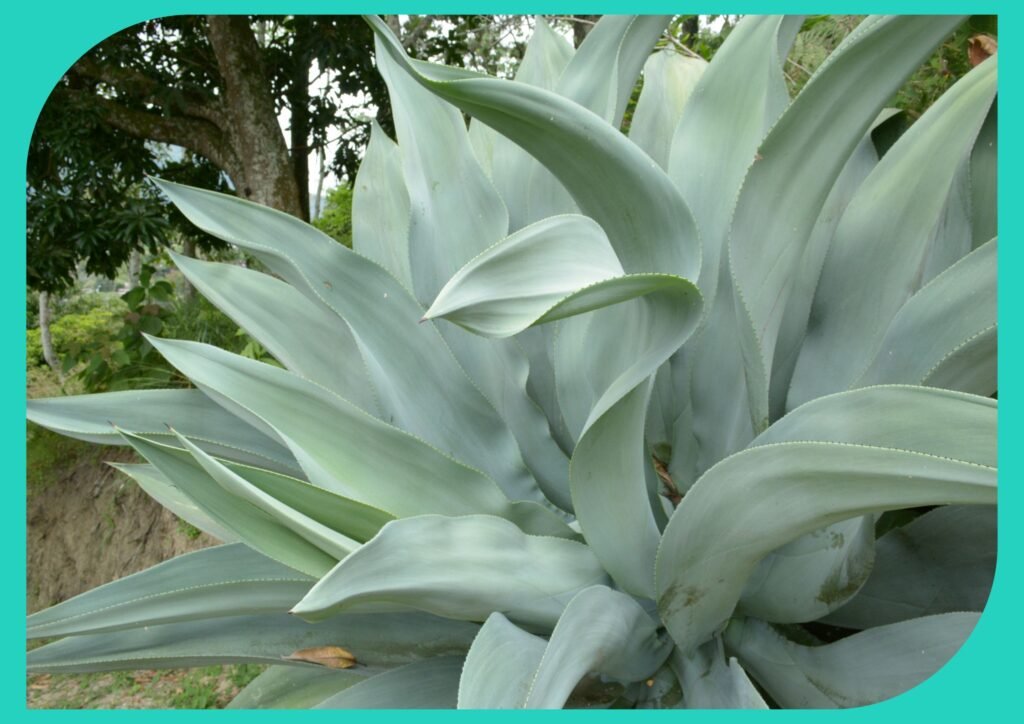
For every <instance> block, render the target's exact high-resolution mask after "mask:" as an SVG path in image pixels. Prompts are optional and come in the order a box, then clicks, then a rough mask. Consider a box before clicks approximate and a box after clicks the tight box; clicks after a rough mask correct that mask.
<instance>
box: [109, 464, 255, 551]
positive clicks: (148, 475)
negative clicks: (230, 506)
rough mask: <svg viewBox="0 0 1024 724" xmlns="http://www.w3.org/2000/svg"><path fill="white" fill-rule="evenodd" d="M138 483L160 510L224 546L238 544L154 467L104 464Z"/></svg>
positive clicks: (229, 531) (229, 532)
mask: <svg viewBox="0 0 1024 724" xmlns="http://www.w3.org/2000/svg"><path fill="white" fill-rule="evenodd" d="M107 464H108V465H110V466H111V467H112V468H114V469H115V470H118V471H120V472H122V473H124V474H125V475H127V476H128V477H129V478H131V479H132V480H134V481H135V482H136V483H138V485H139V487H140V488H142V489H143V491H145V493H146V495H148V496H149V497H151V498H152V499H153V500H155V501H156V502H157V503H159V504H160V505H161V506H162V507H164V508H167V509H168V510H169V511H171V512H172V513H174V514H175V515H176V516H178V517H179V518H181V519H182V520H184V521H185V522H186V523H188V524H189V525H192V526H195V527H196V528H198V529H199V530H201V531H203V532H204V533H206V534H207V535H210V536H212V537H214V538H216V539H217V540H219V541H221V542H223V543H237V542H239V541H240V540H241V539H240V538H239V537H238V535H237V534H236V533H235V532H234V531H232V530H230V529H229V528H226V527H225V526H223V525H221V524H220V523H219V522H217V521H216V520H214V519H213V518H212V517H210V516H209V515H208V514H207V513H206V511H204V510H203V509H202V508H200V507H199V506H198V505H196V503H195V501H194V500H192V499H191V498H190V497H188V496H187V495H185V494H184V493H183V492H181V491H180V490H179V489H178V488H177V487H176V486H175V485H174V483H172V482H171V481H170V479H169V478H168V477H167V476H166V475H164V474H163V473H162V472H160V470H159V469H158V468H157V467H156V466H155V465H150V464H149V463H142V464H138V465H136V464H122V463H107Z"/></svg>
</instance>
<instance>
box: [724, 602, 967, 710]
mask: <svg viewBox="0 0 1024 724" xmlns="http://www.w3.org/2000/svg"><path fill="white" fill-rule="evenodd" d="M977 621H978V614H976V613H947V614H943V615H940V616H927V617H924V618H917V619H913V620H910V621H904V622H902V623H896V624H892V625H890V626H879V627H878V628H873V629H870V630H868V631H864V632H861V633H858V634H854V635H852V636H849V637H847V638H845V639H841V640H839V641H836V642H835V643H832V644H827V645H824V646H801V645H799V644H795V643H792V642H791V641H787V640H786V639H785V638H783V637H782V636H781V635H780V634H779V633H777V632H776V631H774V630H773V629H772V628H771V626H769V625H768V624H765V623H762V622H761V621H757V620H756V619H747V620H745V621H742V622H735V623H733V624H731V625H730V626H729V628H728V630H727V632H726V643H727V644H728V646H729V647H730V649H732V650H733V651H734V652H735V653H736V655H737V656H738V657H739V659H740V661H741V662H742V663H743V666H744V668H746V670H747V671H748V672H750V673H751V674H752V675H753V676H754V677H755V678H756V679H757V681H758V683H760V684H761V686H763V687H764V688H765V690H766V691H767V692H768V694H769V695H770V696H771V697H772V699H774V700H775V701H776V702H778V703H779V704H780V705H781V706H784V707H787V708H813V709H827V708H835V707H854V706H866V705H868V704H874V703H876V702H879V701H884V700H885V699H890V698H892V697H894V696H896V695H898V694H902V693H903V692H905V691H908V690H910V689H912V688H914V687H915V686H917V685H918V684H920V683H921V682H923V681H925V680H926V679H928V678H929V677H931V676H932V675H933V674H934V673H935V672H936V671H938V670H939V669H941V668H942V667H943V666H945V665H946V663H947V662H948V661H949V660H950V659H951V658H952V657H953V655H954V654H956V652H957V651H958V650H959V649H960V647H961V645H963V643H964V641H966V640H967V637H968V636H970V634H971V631H973V630H974V626H975V624H976V623H977Z"/></svg>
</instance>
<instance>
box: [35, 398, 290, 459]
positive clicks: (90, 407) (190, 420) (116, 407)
mask: <svg viewBox="0 0 1024 724" xmlns="http://www.w3.org/2000/svg"><path fill="white" fill-rule="evenodd" d="M27 405H28V419H29V420H31V421H32V422H34V423H36V424H37V425H42V426H43V427H45V428H48V429H50V430H53V431H54V432H59V433H60V434H61V435H67V436H69V437H74V438H77V439H79V440H85V441H86V442H96V443H100V444H101V445H124V444H126V443H125V441H124V439H123V438H122V437H121V435H120V434H119V433H118V432H117V430H116V429H115V428H114V425H116V426H117V427H119V428H121V429H122V430H128V431H129V432H134V433H135V434H137V435H142V436H144V437H146V438H149V439H155V440H157V441H158V442H161V443H163V444H172V445H176V444H178V441H177V438H175V437H174V435H173V434H172V433H171V432H170V431H169V430H168V429H167V428H168V426H171V427H173V428H175V429H176V430H178V431H179V432H181V433H182V434H184V435H187V436H188V437H190V438H191V439H193V440H195V441H196V442H197V443H199V444H200V445H201V446H202V447H203V449H204V450H206V451H208V452H210V453H211V454H212V455H216V456H218V457H223V458H227V459H229V460H237V461H238V462H242V463H248V464H250V465H265V466H272V467H273V469H274V470H277V471H279V472H287V473H289V474H291V475H294V474H296V473H298V472H300V470H301V468H299V466H298V463H296V462H295V458H294V457H292V455H291V453H290V452H288V448H286V447H285V446H284V445H281V444H280V443H279V442H277V441H276V440H272V439H270V438H268V437H267V436H266V435H263V434H262V433H261V432H259V431H257V430H256V429H254V428H253V427H251V426H250V425H247V424H245V423H244V422H243V421H241V420H239V419H238V418H237V417H236V416H234V415H232V414H231V413H229V412H228V411H227V410H225V409H224V408H222V407H221V406H220V405H218V404H216V403H214V402H213V401H212V400H210V398H208V397H207V396H206V395H204V394H203V393H202V392H200V391H199V390H132V391H125V392H104V393H100V394H95V395H76V396H74V397H53V398H49V399H36V400H29V401H28V403H27Z"/></svg>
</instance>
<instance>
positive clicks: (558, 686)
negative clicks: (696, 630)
mask: <svg viewBox="0 0 1024 724" xmlns="http://www.w3.org/2000/svg"><path fill="white" fill-rule="evenodd" d="M658 629H659V627H658V625H657V624H656V623H655V621H654V620H653V619H652V618H651V616H650V615H649V614H648V613H647V612H646V611H644V610H643V609H642V608H641V607H640V605H639V604H638V603H637V602H636V601H634V600H633V599H632V598H630V597H629V596H627V595H625V594H624V593H621V592H619V591H613V590H612V589H610V588H606V587H605V586H601V585H597V586H592V587H590V588H587V589H585V590H583V591H580V592H579V593H578V594H577V595H576V596H575V597H574V598H573V599H572V601H570V602H569V605H568V606H566V607H565V611H564V612H562V616H561V618H559V619H558V624H557V625H556V626H555V630H554V631H552V633H551V639H550V641H548V646H547V649H545V651H544V656H543V657H542V658H541V661H540V664H539V665H538V666H537V671H536V673H535V674H534V677H533V684H532V686H531V687H530V693H529V695H528V696H527V698H526V702H525V704H524V706H525V707H526V708H528V709H553V708H559V707H561V706H563V705H564V704H565V702H566V701H567V700H568V698H569V695H570V694H572V692H573V689H575V688H576V685H577V684H578V683H579V682H580V680H581V679H582V678H583V677H584V676H586V675H587V674H591V673H594V674H601V675H603V676H608V677H610V678H612V679H619V680H622V681H627V682H629V681H637V680H641V679H646V678H648V677H650V676H651V675H653V674H654V672H655V671H657V670H658V668H659V667H660V666H661V665H662V664H663V663H665V660H666V659H667V658H668V655H669V653H670V652H671V651H672V643H671V641H670V640H669V639H668V638H667V637H665V636H663V635H661V634H660V633H659V631H658Z"/></svg>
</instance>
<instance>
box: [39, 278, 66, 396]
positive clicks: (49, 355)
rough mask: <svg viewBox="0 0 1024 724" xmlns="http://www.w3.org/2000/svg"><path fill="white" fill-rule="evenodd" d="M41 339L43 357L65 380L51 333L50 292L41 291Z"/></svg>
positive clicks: (61, 379) (62, 380)
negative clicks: (54, 349)
mask: <svg viewBox="0 0 1024 724" xmlns="http://www.w3.org/2000/svg"><path fill="white" fill-rule="evenodd" d="M39 340H40V341H41V342H42V344H43V359H45V360H46V364H48V365H50V368H51V369H52V370H53V371H54V372H55V373H57V378H58V379H59V380H60V381H61V384H63V382H64V371H63V370H62V369H61V366H60V360H59V359H57V355H56V354H55V353H54V351H53V337H52V336H51V334H50V293H49V292H39Z"/></svg>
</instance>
